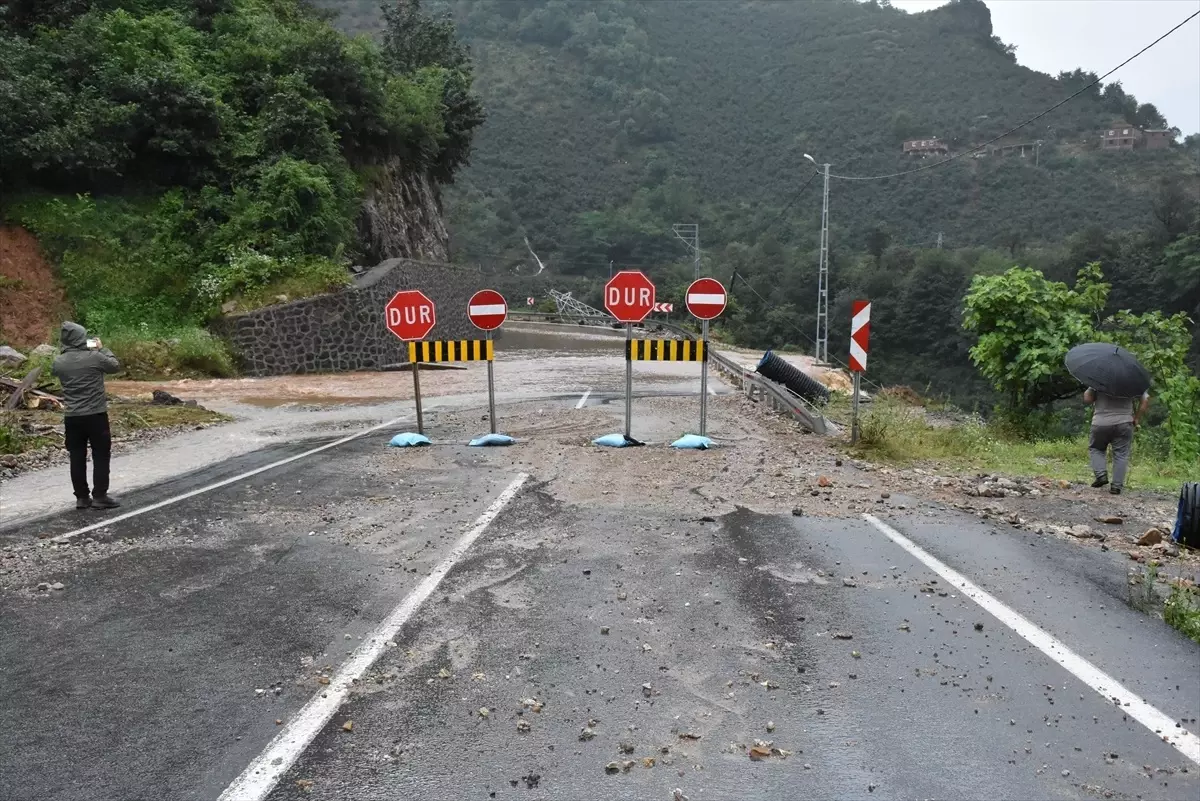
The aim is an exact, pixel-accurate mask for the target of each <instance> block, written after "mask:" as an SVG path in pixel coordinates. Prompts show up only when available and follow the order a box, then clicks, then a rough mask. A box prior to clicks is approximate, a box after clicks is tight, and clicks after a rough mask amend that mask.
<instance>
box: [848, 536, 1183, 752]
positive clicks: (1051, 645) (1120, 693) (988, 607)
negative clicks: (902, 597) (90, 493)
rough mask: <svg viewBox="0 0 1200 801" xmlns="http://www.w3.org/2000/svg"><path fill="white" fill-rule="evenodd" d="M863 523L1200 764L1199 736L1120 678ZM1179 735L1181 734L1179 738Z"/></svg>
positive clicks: (907, 543)
mask: <svg viewBox="0 0 1200 801" xmlns="http://www.w3.org/2000/svg"><path fill="white" fill-rule="evenodd" d="M863 519H865V520H866V521H867V522H868V523H870V524H871V525H872V526H874V527H875V528H877V529H879V531H881V532H882V533H883V535H884V536H886V537H887V538H888V539H890V540H891V541H892V542H894V543H896V544H897V545H899V546H900V547H901V548H903V549H904V550H905V551H907V552H908V554H909V555H910V556H912V557H913V558H915V559H916V560H917V561H919V562H921V563H922V564H923V565H925V566H926V567H927V568H929V569H930V570H932V571H933V572H934V573H937V574H938V575H939V576H941V577H942V578H944V579H945V580H946V581H948V582H949V583H950V584H952V585H953V586H954V587H956V588H957V589H958V590H959V591H960V592H961V593H962V594H963V595H965V596H967V597H968V598H970V599H971V600H972V601H974V602H975V603H977V604H979V605H980V606H981V607H983V609H984V611H986V612H988V613H989V614H990V615H991V616H992V617H994V618H996V619H997V620H999V621H1000V622H1001V623H1003V624H1004V625H1005V626H1008V628H1010V629H1012V630H1013V631H1014V632H1015V633H1016V634H1017V635H1018V636H1019V637H1021V638H1022V639H1024V640H1025V641H1026V642H1028V643H1029V644H1030V645H1032V646H1033V647H1035V648H1037V649H1038V650H1039V651H1041V652H1042V653H1044V654H1045V655H1046V656H1048V657H1050V658H1051V659H1052V660H1054V661H1055V662H1057V663H1058V664H1059V666H1060V667H1062V668H1063V669H1065V670H1066V671H1067V672H1068V673H1070V674H1071V675H1072V676H1074V677H1075V678H1077V679H1079V680H1080V681H1082V682H1083V683H1084V684H1086V685H1088V686H1089V687H1091V688H1092V689H1093V690H1095V691H1096V692H1097V693H1099V694H1100V695H1101V696H1103V697H1104V698H1105V699H1106V700H1107V701H1109V702H1110V703H1112V704H1113V705H1114V706H1119V708H1120V709H1121V711H1122V712H1123V713H1125V714H1127V715H1129V717H1131V718H1133V719H1134V720H1136V721H1137V722H1138V723H1141V724H1142V725H1143V726H1145V727H1146V728H1147V729H1149V730H1150V731H1151V732H1153V733H1154V734H1156V735H1157V736H1159V737H1160V738H1161V739H1162V741H1163V742H1165V743H1167V744H1168V745H1170V746H1171V747H1173V748H1174V749H1175V750H1177V751H1178V752H1179V753H1181V754H1183V755H1184V756H1185V757H1187V758H1188V759H1190V760H1191V761H1192V762H1194V763H1196V764H1197V765H1200V737H1197V736H1196V735H1195V734H1192V733H1191V732H1189V731H1188V730H1187V729H1185V728H1183V727H1182V726H1179V725H1178V722H1177V721H1176V720H1174V719H1172V718H1171V717H1170V716H1168V715H1166V714H1164V713H1163V712H1161V711H1159V710H1158V709H1157V708H1156V707H1154V706H1152V705H1151V704H1150V703H1148V702H1147V701H1146V700H1144V699H1143V698H1141V697H1140V696H1138V695H1137V694H1136V693H1134V692H1132V691H1131V690H1129V689H1127V688H1126V687H1125V686H1124V685H1122V684H1121V683H1120V682H1119V681H1117V680H1116V679H1115V678H1113V677H1112V676H1110V675H1108V674H1107V673H1105V672H1104V671H1102V670H1101V669H1100V668H1098V667H1096V666H1095V665H1093V664H1092V663H1091V662H1089V661H1088V660H1087V659H1085V658H1083V657H1082V656H1080V655H1079V654H1077V653H1075V652H1074V651H1072V650H1071V649H1070V648H1069V647H1068V646H1067V645H1066V643H1064V642H1062V640H1059V639H1058V638H1057V637H1055V636H1054V635H1053V634H1051V633H1049V632H1048V631H1046V630H1045V629H1043V628H1041V627H1040V626H1038V625H1036V624H1034V623H1032V622H1030V621H1029V619H1028V618H1026V617H1025V616H1024V615H1022V614H1021V613H1020V612H1018V611H1016V610H1015V609H1012V608H1010V607H1009V606H1007V605H1006V604H1005V603H1004V602H1002V601H1000V600H999V599H998V598H996V597H995V596H994V595H992V594H990V593H988V592H987V591H986V590H984V589H982V588H981V587H979V586H978V585H977V584H975V583H974V582H972V581H971V580H970V579H968V578H966V577H965V576H963V575H962V574H961V573H959V572H958V571H956V570H955V569H954V568H952V567H950V566H949V565H947V564H946V563H945V562H942V561H941V560H940V559H938V558H937V557H936V556H933V555H932V554H930V553H929V552H927V551H926V550H924V549H923V548H921V546H919V545H917V544H916V543H915V542H913V541H912V540H910V539H909V538H908V537H906V536H904V535H903V534H901V533H900V532H899V531H897V530H896V529H894V528H892V527H891V526H889V525H888V524H887V523H885V522H883V521H882V520H880V519H879V518H878V517H875V515H872V514H864V515H863ZM1174 732H1178V734H1175V733H1174Z"/></svg>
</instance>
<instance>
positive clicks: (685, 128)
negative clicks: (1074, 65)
mask: <svg viewBox="0 0 1200 801" xmlns="http://www.w3.org/2000/svg"><path fill="white" fill-rule="evenodd" d="M327 5H330V6H336V7H337V8H338V9H339V10H340V12H341V19H342V22H343V24H345V25H347V26H348V27H350V28H352V29H356V30H370V29H371V28H372V25H373V21H374V19H375V14H376V13H377V12H375V10H374V9H375V6H376V3H375V2H374V0H359V1H355V0H351V1H350V2H340V3H339V2H336V0H328V2H327ZM432 7H434V8H437V7H439V6H438V5H437V4H433V6H432ZM440 7H442V8H445V9H447V10H448V11H449V12H452V13H453V14H454V17H455V19H456V20H457V22H458V25H459V31H460V34H461V36H462V37H463V39H464V41H466V42H467V43H468V44H469V45H470V46H471V47H472V50H473V54H474V56H475V59H476V62H477V65H478V87H479V90H480V92H481V94H482V96H483V98H484V102H485V104H486V106H487V108H488V113H489V121H488V124H487V125H486V126H484V127H483V129H482V130H481V131H480V134H479V137H478V139H477V142H476V147H475V150H474V156H473V163H472V166H471V168H470V169H469V170H468V171H467V172H466V174H465V176H464V178H463V180H462V182H461V186H460V189H459V191H458V192H456V193H454V194H453V195H452V203H451V209H452V219H453V221H454V222H455V232H456V234H458V238H457V242H458V245H459V247H460V250H461V251H462V252H463V253H464V256H465V257H468V258H470V257H482V256H485V255H486V254H488V253H492V252H495V251H500V252H502V253H505V254H507V255H510V256H512V255H518V254H521V253H523V252H524V246H523V244H522V242H521V237H520V235H519V234H520V233H525V232H527V233H529V234H530V238H531V240H533V241H535V242H536V243H538V245H539V246H540V247H541V248H544V249H545V250H546V251H547V252H546V253H544V252H542V251H541V250H539V255H541V256H543V258H545V257H546V256H547V255H550V256H557V257H559V260H560V261H565V262H572V261H573V262H576V263H577V264H578V265H579V266H580V267H581V269H582V268H583V265H586V264H588V263H593V262H594V263H603V264H606V263H607V260H608V259H617V260H618V261H621V260H625V261H633V262H648V261H649V262H653V261H655V260H656V259H658V258H661V257H663V256H666V255H667V254H668V253H675V252H674V251H669V250H668V251H665V252H664V251H660V250H659V249H658V248H656V247H654V246H650V243H646V242H641V241H638V238H637V237H636V236H634V237H631V240H632V241H628V242H624V241H623V242H617V243H616V244H615V245H614V244H611V243H613V235H614V234H617V233H619V232H617V231H613V230H612V225H611V224H610V225H607V226H605V225H603V222H604V221H602V220H591V221H590V222H591V224H589V221H588V220H587V219H586V218H581V215H583V214H585V213H587V212H593V211H597V210H602V209H613V208H615V207H634V208H635V209H636V207H637V206H638V205H639V204H649V205H650V206H651V207H654V208H652V210H655V211H658V212H659V214H658V215H657V216H659V217H661V218H662V219H664V220H665V219H673V221H684V222H687V221H693V220H695V221H700V222H702V223H705V225H704V229H705V231H706V232H707V235H706V236H705V239H706V240H707V241H710V242H717V243H722V242H727V241H733V240H744V239H746V238H747V235H748V234H753V232H754V230H755V228H754V226H755V225H756V224H757V223H760V222H761V221H762V220H763V218H764V217H769V216H772V215H775V214H778V213H779V212H781V211H783V207H784V204H785V203H786V202H787V200H788V199H789V197H790V196H791V194H792V193H794V192H795V190H796V189H797V187H798V186H799V184H800V183H801V182H803V181H804V180H806V179H807V177H808V176H809V175H810V174H811V172H812V169H811V166H810V165H809V164H808V163H807V162H806V161H804V160H803V154H804V153H806V152H807V153H811V154H813V155H814V156H815V157H817V158H818V160H821V161H825V160H828V161H830V162H832V163H833V164H834V172H835V173H841V174H845V175H874V174H882V173H889V172H896V171H900V170H903V169H906V168H910V167H912V166H914V162H913V161H912V160H911V159H906V158H905V157H904V156H903V155H902V153H901V142H902V141H903V139H904V138H907V137H922V136H939V137H941V138H943V139H944V140H945V141H947V142H948V143H949V144H950V146H951V148H952V149H953V150H954V151H961V150H964V149H967V148H969V147H971V146H973V145H975V144H978V143H980V142H983V141H986V140H987V139H990V138H992V137H994V136H996V135H999V134H1001V133H1003V132H1005V131H1006V130H1008V129H1010V128H1011V127H1013V126H1015V125H1016V124H1017V123H1019V122H1022V121H1024V120H1026V119H1028V118H1029V117H1032V116H1034V115H1035V114H1037V113H1039V112H1041V111H1043V110H1045V109H1046V108H1048V107H1049V106H1051V105H1053V104H1054V103H1056V102H1058V101H1059V100H1061V99H1062V98H1063V97H1065V96H1067V95H1068V94H1070V93H1071V92H1073V91H1074V90H1075V89H1076V88H1078V87H1080V86H1082V85H1083V84H1084V83H1086V80H1085V79H1086V77H1087V76H1086V75H1084V74H1082V73H1076V74H1073V75H1064V76H1062V78H1061V79H1059V78H1053V77H1051V76H1048V75H1045V74H1042V73H1038V72H1035V71H1033V70H1029V69H1026V68H1024V67H1022V66H1020V65H1018V64H1016V63H1015V61H1014V57H1013V55H1012V53H1011V52H1010V49H1009V48H1007V47H1005V46H1004V45H1003V43H1001V42H999V41H997V40H996V39H995V38H994V37H993V35H992V30H991V22H990V14H989V12H988V11H987V8H986V7H985V6H984V5H983V4H982V3H980V2H978V0H959V2H956V3H952V4H950V5H949V6H946V7H943V8H940V9H937V10H934V11H931V12H927V13H924V14H917V15H909V14H906V13H903V12H901V11H898V10H895V9H892V8H889V7H885V6H880V5H877V4H872V3H861V2H856V1H855V0H826V1H825V2H812V3H808V2H757V1H755V0H729V2H705V1H703V0H698V1H697V2H691V1H689V0H664V1H662V2H653V3H636V2H629V1H627V0H548V1H546V0H524V1H521V0H461V1H460V2H455V3H452V4H448V5H447V4H442V5H441V6H440ZM1092 77H1094V76H1092ZM1123 117H1124V118H1129V119H1131V120H1134V121H1137V122H1140V123H1142V124H1144V125H1162V124H1163V123H1164V122H1165V121H1164V120H1162V118H1161V115H1159V114H1158V112H1157V111H1156V110H1155V109H1154V108H1153V107H1152V106H1149V105H1144V106H1140V107H1139V106H1138V104H1137V103H1136V101H1135V100H1133V99H1132V98H1130V97H1128V96H1126V95H1125V94H1124V93H1123V92H1122V91H1121V90H1120V87H1119V85H1112V86H1108V87H1105V88H1104V89H1103V90H1101V87H1096V88H1095V89H1093V90H1091V91H1090V92H1088V93H1086V94H1084V95H1083V96H1081V97H1079V98H1077V99H1076V100H1074V101H1072V102H1070V103H1068V104H1066V105H1065V106H1063V107H1062V108H1061V109H1059V110H1057V111H1054V112H1053V113H1051V114H1049V115H1047V116H1045V117H1043V118H1042V119H1040V120H1038V121H1037V122H1036V123H1034V124H1033V125H1031V126H1030V127H1028V128H1026V129H1024V130H1022V131H1020V132H1019V133H1017V134H1014V135H1013V136H1012V137H1010V138H1009V139H1006V140H1004V141H1003V142H1001V143H1000V144H1004V143H1008V142H1012V143H1016V142H1030V141H1033V140H1036V139H1041V140H1042V141H1043V142H1044V143H1045V144H1044V146H1043V147H1042V149H1041V153H1040V158H1039V164H1038V165H1037V166H1036V167H1035V166H1034V164H1033V163H1032V162H1033V159H1032V158H1028V159H1024V160H1023V159H1021V158H1019V157H1008V158H990V159H978V160H976V159H963V160H962V161H961V162H960V163H955V164H954V165H953V166H949V167H943V168H938V169H935V170H931V171H929V172H927V173H919V174H917V175H915V176H911V177H907V178H902V179H894V180H890V181H874V182H840V183H837V184H835V188H834V190H833V193H834V194H833V201H832V203H833V208H834V210H835V214H834V220H835V224H836V225H839V226H842V227H843V229H844V233H845V234H847V235H849V236H850V237H851V238H852V239H853V240H854V241H855V243H856V244H857V242H858V241H859V240H860V239H861V236H862V233H861V232H862V231H863V230H864V229H865V228H867V227H870V226H873V225H875V224H879V223H886V224H887V225H889V226H891V227H892V228H893V229H894V230H895V232H896V233H897V235H898V236H899V237H900V239H902V240H903V241H906V242H910V243H913V244H919V243H930V242H932V241H933V240H934V239H935V238H936V236H937V233H938V232H939V231H940V232H942V233H943V234H944V238H945V240H946V241H947V242H949V243H952V244H954V245H957V246H962V245H994V244H999V243H1000V242H1001V241H1002V240H1004V239H1005V238H1006V237H1007V236H1010V235H1011V234H1012V233H1013V232H1018V233H1019V234H1020V236H1021V237H1022V239H1023V240H1024V241H1028V242H1038V241H1058V240H1061V239H1062V238H1063V237H1065V236H1067V235H1068V234H1071V233H1074V232H1075V231H1077V230H1078V229H1080V228H1082V227H1083V226H1085V225H1088V224H1097V225H1100V226H1102V227H1104V228H1106V229H1109V230H1123V229H1128V228H1134V227H1137V226H1140V225H1143V224H1145V223H1146V222H1147V221H1148V220H1149V217H1150V212H1149V204H1148V203H1147V202H1146V198H1147V197H1148V195H1149V194H1150V193H1151V190H1152V188H1153V187H1154V186H1155V184H1156V183H1157V181H1158V179H1159V178H1161V177H1163V176H1166V175H1170V174H1180V173H1184V174H1189V175H1193V176H1194V175H1196V174H1197V169H1196V164H1195V160H1194V158H1193V159H1191V160H1189V159H1187V158H1186V157H1185V156H1184V155H1183V153H1182V152H1181V151H1179V150H1176V151H1173V152H1158V153H1150V152H1138V153H1116V154H1114V153H1099V152H1096V148H1097V145H1098V132H1099V130H1100V129H1102V128H1105V127H1107V126H1108V124H1109V123H1110V122H1111V121H1112V120H1113V119H1114V118H1118V119H1119V118H1123ZM1030 155H1031V156H1032V153H1030ZM639 191H643V192H646V193H654V192H656V191H657V194H658V195H661V197H654V196H651V197H641V198H639V197H638V196H637V195H638V192H639ZM818 198H819V192H816V191H814V192H811V193H810V195H809V200H807V201H805V202H803V203H798V204H797V206H796V207H795V209H794V210H792V211H790V212H788V213H786V214H785V218H786V219H785V220H784V221H783V224H782V226H781V228H782V229H783V230H782V232H776V233H777V234H778V235H780V236H782V237H783V238H784V239H785V240H786V239H787V238H788V231H789V230H791V231H792V233H793V234H799V233H800V232H802V231H803V230H804V229H805V228H807V227H809V226H810V225H811V220H812V216H813V210H812V207H813V203H814V200H815V199H818ZM609 222H611V221H609ZM749 238H751V239H753V236H750V237H749ZM841 241H842V242H845V239H844V238H843V239H842V240H841ZM605 242H607V243H610V244H609V245H605V244H604V243H605ZM663 244H664V245H665V246H667V247H668V248H669V247H670V241H669V238H668V239H667V240H666V241H665V242H664V243H663ZM647 246H649V249H648V247H647ZM675 255H677V253H675ZM568 266H569V265H568Z"/></svg>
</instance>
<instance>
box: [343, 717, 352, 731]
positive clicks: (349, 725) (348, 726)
mask: <svg viewBox="0 0 1200 801" xmlns="http://www.w3.org/2000/svg"><path fill="white" fill-rule="evenodd" d="M342 731H354V721H353V720H347V721H346V722H345V723H343V724H342Z"/></svg>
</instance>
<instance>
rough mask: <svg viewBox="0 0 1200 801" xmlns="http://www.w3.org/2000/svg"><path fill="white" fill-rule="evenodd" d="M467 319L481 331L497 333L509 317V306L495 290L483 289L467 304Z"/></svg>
mask: <svg viewBox="0 0 1200 801" xmlns="http://www.w3.org/2000/svg"><path fill="white" fill-rule="evenodd" d="M467 317H468V318H469V319H470V320H471V324H472V325H474V326H475V327H476V328H478V329H480V330H481V331H495V330H496V329H497V328H499V327H500V326H501V325H503V324H504V320H505V318H507V317H508V304H507V303H505V301H504V297H503V296H502V295H501V294H500V293H499V292H497V291H496V290H494V289H481V290H479V291H478V292H476V293H475V294H474V295H472V296H471V300H470V302H468V303H467Z"/></svg>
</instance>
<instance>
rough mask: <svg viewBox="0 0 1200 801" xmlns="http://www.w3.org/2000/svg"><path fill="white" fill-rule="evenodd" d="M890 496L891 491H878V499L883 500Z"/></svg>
mask: <svg viewBox="0 0 1200 801" xmlns="http://www.w3.org/2000/svg"><path fill="white" fill-rule="evenodd" d="M890 497H892V493H890V492H881V493H879V498H880V500H884V501H886V500H887V499H888V498H890Z"/></svg>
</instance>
